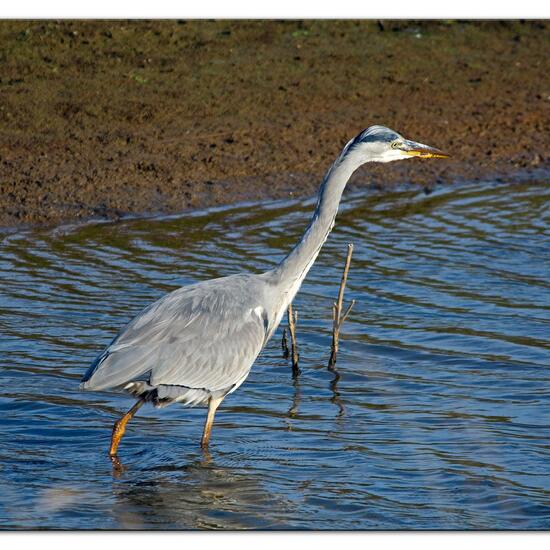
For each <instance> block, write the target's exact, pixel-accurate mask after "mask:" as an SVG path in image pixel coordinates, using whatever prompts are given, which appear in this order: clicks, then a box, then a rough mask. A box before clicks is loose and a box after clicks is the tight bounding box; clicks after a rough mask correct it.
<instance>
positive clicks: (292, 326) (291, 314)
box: [287, 304, 300, 378]
mask: <svg viewBox="0 0 550 550" xmlns="http://www.w3.org/2000/svg"><path fill="white" fill-rule="evenodd" d="M287 319H288V331H289V332H290V344H291V347H292V376H293V377H294V378H296V376H298V375H299V374H300V369H299V368H298V361H299V359H300V355H299V353H298V344H297V343H296V323H297V321H298V311H293V309H292V304H290V305H289V306H288V311H287Z"/></svg>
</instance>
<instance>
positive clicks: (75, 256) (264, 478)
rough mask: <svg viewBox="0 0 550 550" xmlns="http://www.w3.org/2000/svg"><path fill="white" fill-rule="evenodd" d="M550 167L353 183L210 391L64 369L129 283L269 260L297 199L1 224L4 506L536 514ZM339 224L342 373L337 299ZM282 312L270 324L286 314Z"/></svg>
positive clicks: (196, 515)
mask: <svg viewBox="0 0 550 550" xmlns="http://www.w3.org/2000/svg"><path fill="white" fill-rule="evenodd" d="M549 200H550V188H549V187H548V186H547V185H544V184H540V183H538V184H537V183H524V184H502V183H501V184H498V185H497V184H468V185H461V186H449V187H440V188H437V191H436V192H434V193H432V194H430V195H425V194H424V193H418V192H417V191H411V190H401V191H397V192H392V193H368V194H365V193H362V194H354V195H350V194H348V195H347V196H345V198H344V203H343V205H342V209H341V212H340V214H339V216H338V219H337V224H336V227H335V230H334V231H333V233H332V234H331V236H330V238H329V240H328V241H327V243H326V245H325V247H324V248H323V251H322V252H321V255H320V256H319V258H318V261H317V263H316V264H315V265H314V267H313V268H312V270H311V272H310V275H309V276H308V278H307V279H306V281H305V283H304V285H303V287H302V290H301V292H300V293H299V294H298V296H297V299H296V300H295V307H296V308H297V309H298V312H299V316H298V327H297V335H298V344H299V351H300V367H301V370H302V374H301V375H300V377H299V378H298V379H297V380H293V379H292V376H291V367H290V364H289V363H288V361H287V360H285V359H283V357H282V354H281V343H280V340H281V329H282V328H283V327H281V329H279V331H278V332H277V334H276V335H275V337H274V338H273V339H272V340H271V342H270V343H269V344H268V346H267V348H266V349H265V350H264V352H263V353H262V354H261V356H260V358H259V359H258V360H257V362H256V364H255V366H254V368H253V370H252V373H251V375H250V376H249V378H248V380H247V381H246V382H245V384H244V385H243V386H241V388H240V389H239V390H238V391H237V392H236V393H234V394H232V395H231V396H229V397H228V398H227V399H226V400H225V401H224V403H223V404H222V406H221V408H220V410H219V411H218V415H217V418H216V423H215V426H214V431H213V436H212V441H211V446H210V452H209V453H203V452H202V451H201V450H200V447H199V440H200V435H201V431H202V426H203V421H204V414H205V411H204V409H185V408H183V407H180V406H178V405H174V406H171V407H169V408H167V409H163V410H155V409H153V408H152V407H150V406H146V407H143V408H142V409H141V410H140V411H139V413H138V415H137V416H136V417H135V418H134V420H132V422H131V423H130V424H129V426H128V429H127V432H126V435H125V437H124V439H123V441H122V444H121V446H120V449H119V454H120V459H121V462H122V467H121V468H113V466H112V464H111V462H110V461H109V459H108V458H107V456H106V452H107V449H108V445H109V439H110V432H111V427H112V423H113V421H114V420H115V419H116V418H117V417H118V416H120V414H122V412H124V411H125V410H127V409H128V408H129V407H130V406H131V405H132V403H133V401H132V400H131V399H130V398H129V397H127V396H125V395H122V394H116V393H106V392H103V393H88V392H81V391H79V389H78V382H79V379H80V377H81V376H82V374H83V373H84V372H85V370H86V368H87V366H88V365H89V363H90V362H91V360H92V359H93V358H94V357H95V355H96V354H97V353H98V352H99V351H101V349H102V348H103V347H104V346H105V345H106V344H108V343H109V342H110V340H111V339H112V337H113V336H114V334H116V332H117V331H118V330H119V328H120V327H121V326H122V325H124V324H125V323H126V322H127V321H128V320H129V319H130V318H131V317H132V316H133V315H135V314H136V313H137V312H139V311H140V310H141V309H142V308H143V307H144V306H145V305H147V304H148V303H150V302H151V301H153V300H155V299H157V298H158V297H159V296H161V295H162V294H163V293H164V292H167V291H169V290H172V289H174V288H177V287H178V286H180V285H183V284H187V283H191V282H194V281H200V280H204V279H208V278H212V277H217V276H223V275H229V274H232V273H235V272H239V271H243V270H251V271H257V272H259V271H263V270H265V269H267V268H269V267H271V266H272V265H273V264H274V263H275V262H276V261H278V260H279V259H281V258H282V257H283V256H284V254H285V253H286V252H287V251H288V249H289V248H290V246H291V245H292V244H293V243H294V242H295V241H296V239H297V238H298V237H299V235H300V234H301V231H302V229H303V227H304V226H305V225H306V223H307V221H308V219H309V215H310V212H311V210H312V208H313V204H314V202H313V201H311V200H310V201H286V202H275V203H267V204H254V205H244V206H242V205H241V206H237V207H233V208H226V209H218V210H210V211H203V212H196V213H193V214H191V215H190V214H185V215H182V216H176V217H165V218H156V219H135V220H127V221H122V222H118V223H90V224H86V225H75V226H65V227H60V228H56V229H51V228H50V229H34V230H25V231H20V232H15V233H14V232H5V233H4V234H3V235H2V234H0V242H1V248H0V250H1V253H0V254H1V255H0V357H1V366H2V369H1V371H0V418H1V420H0V478H1V480H2V491H1V492H0V527H1V528H37V527H40V528H63V529H91V528H93V529H96V528H99V529H125V528H132V529H140V528H162V529H173V528H177V529H181V528H184V529H188V528H222V529H223V528H231V529H258V528H260V529H266V528H267V529H283V528H284V529H287V528H290V529H486V528H498V529H549V528H550V466H549V464H550V369H549V366H550V342H549V340H550V338H549V336H550V293H549V287H550V278H549V274H550V241H549V239H548V237H549V229H548V217H549V204H550V202H549ZM350 242H351V243H353V244H354V246H355V249H354V255H353V260H352V265H351V270H350V275H349V279H348V285H347V289H346V298H345V299H346V302H347V301H349V300H351V299H355V300H356V304H355V307H354V308H353V310H352V313H351V314H350V317H349V318H348V320H347V321H346V323H345V324H344V327H343V329H342V334H341V343H340V352H339V355H338V363H337V367H338V373H339V379H337V378H336V377H335V375H334V374H333V373H331V372H329V371H328V370H327V369H326V364H327V360H328V356H329V352H330V339H331V336H330V335H331V323H332V321H331V306H332V302H333V300H334V298H335V297H336V294H337V291H338V285H339V281H340V276H341V272H342V267H343V263H344V259H345V254H346V245H347V243H350ZM283 325H284V323H283Z"/></svg>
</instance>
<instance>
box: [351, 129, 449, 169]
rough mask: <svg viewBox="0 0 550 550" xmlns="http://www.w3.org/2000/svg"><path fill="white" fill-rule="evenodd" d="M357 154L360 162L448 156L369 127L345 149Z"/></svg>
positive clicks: (391, 133)
mask: <svg viewBox="0 0 550 550" xmlns="http://www.w3.org/2000/svg"><path fill="white" fill-rule="evenodd" d="M346 149H347V150H349V151H350V152H351V151H353V152H354V153H355V154H359V155H360V157H361V161H362V162H392V161H394V160H403V159H410V158H413V157H419V158H424V159H427V158H448V157H449V156H450V155H448V154H447V153H444V152H443V151H440V150H439V149H436V148H435V147H430V146H429V145H424V144H423V143H418V142H416V141H411V140H409V139H405V138H404V137H403V136H402V135H401V134H398V133H397V132H395V131H393V130H390V129H389V128H386V127H385V126H371V127H370V128H367V129H366V130H363V131H362V132H361V133H360V134H359V135H358V136H357V137H356V138H355V139H353V140H351V142H350V143H349V145H348V147H347V148H346Z"/></svg>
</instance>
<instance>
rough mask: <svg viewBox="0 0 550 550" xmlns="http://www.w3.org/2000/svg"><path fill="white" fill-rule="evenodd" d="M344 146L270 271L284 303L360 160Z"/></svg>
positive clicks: (315, 252)
mask: <svg viewBox="0 0 550 550" xmlns="http://www.w3.org/2000/svg"><path fill="white" fill-rule="evenodd" d="M346 149H347V148H346ZM346 149H344V152H343V153H342V154H341V155H340V157H339V158H338V159H337V160H336V162H335V163H334V164H333V165H332V167H331V168H330V170H329V171H328V172H327V174H326V175H325V177H324V179H323V183H322V184H321V187H320V189H319V198H318V200H317V206H316V208H315V212H314V213H313V216H312V218H311V221H310V222H309V225H308V227H307V228H306V230H305V232H304V234H303V236H302V238H301V239H300V241H299V242H298V244H297V245H296V246H295V247H294V248H293V249H292V250H291V252H290V253H289V254H288V255H287V256H286V257H285V258H284V260H283V261H282V262H281V263H280V264H279V265H278V266H277V267H276V268H275V269H274V270H273V275H274V277H275V279H276V281H277V283H278V284H279V285H281V286H282V287H283V292H284V293H285V294H286V300H285V302H286V304H285V305H288V303H290V302H291V301H292V299H293V298H294V296H295V294H296V292H298V289H299V288H300V284H301V283H302V281H303V280H304V278H305V276H306V274H307V272H308V271H309V269H310V268H311V266H312V265H313V262H314V261H315V259H316V258H317V255H318V254H319V251H320V250H321V247H322V246H323V244H324V242H325V241H326V239H327V237H328V235H329V233H330V231H331V230H332V227H333V226H334V220H335V218H336V214H337V213H338V206H339V204H340V199H341V197H342V192H343V191H344V188H345V187H346V184H347V182H348V180H349V178H350V177H351V175H352V174H353V172H354V171H355V170H356V169H357V168H358V167H359V166H360V165H361V164H363V162H364V161H363V160H361V159H360V158H359V157H358V155H356V154H353V153H352V154H346Z"/></svg>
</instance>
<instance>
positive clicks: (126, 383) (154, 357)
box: [81, 126, 443, 455]
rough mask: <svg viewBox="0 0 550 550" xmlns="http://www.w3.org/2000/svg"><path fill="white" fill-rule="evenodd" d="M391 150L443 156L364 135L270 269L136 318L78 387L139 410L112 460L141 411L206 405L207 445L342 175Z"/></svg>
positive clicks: (207, 287)
mask: <svg viewBox="0 0 550 550" xmlns="http://www.w3.org/2000/svg"><path fill="white" fill-rule="evenodd" d="M397 141H400V142H401V144H402V147H401V148H400V149H399V150H400V151H403V152H404V153H403V154H407V155H409V156H413V153H414V156H443V154H442V153H441V152H439V151H437V150H435V149H432V148H429V147H427V146H423V145H421V144H416V143H414V142H408V141H407V140H404V139H403V138H402V137H401V136H400V135H399V134H397V133H395V132H393V131H392V130H389V129H387V128H384V127H381V126H373V127H371V128H369V129H367V130H365V131H364V132H362V133H361V134H359V136H357V138H355V139H354V140H352V141H350V142H349V143H348V144H347V145H346V147H345V148H344V150H343V151H342V153H341V155H340V156H339V157H338V159H337V160H336V162H335V163H334V164H333V166H332V167H331V168H330V170H329V171H328V172H327V174H326V176H325V178H324V180H323V183H322V185H321V188H320V191H319V200H318V202H317V206H316V209H315V212H314V214H313V217H312V219H311V222H310V224H309V226H308V227H307V229H306V231H305V233H304V235H303V237H302V239H301V240H300V242H299V243H298V244H297V245H296V246H295V247H294V249H293V250H292V251H291V252H290V254H288V255H287V256H286V258H285V259H284V260H283V261H282V262H281V263H280V264H279V265H278V266H277V267H276V268H275V269H272V270H270V271H267V272H265V273H262V274H260V275H255V274H238V275H232V276H229V277H223V278H219V279H213V280H209V281H204V282H200V283H197V284H193V285H189V286H185V287H182V288H179V289H177V290H175V291H173V292H171V293H169V294H167V295H165V296H163V297H162V298H161V299H160V300H157V301H156V302H154V303H153V304H151V305H150V306H149V307H147V308H146V309H144V310H143V311H142V312H141V313H140V314H139V315H138V316H137V317H135V318H134V319H133V320H132V321H131V322H130V323H129V324H128V325H127V326H126V327H125V328H124V329H123V330H122V331H121V332H120V333H119V335H118V336H117V337H116V338H115V339H114V340H113V341H112V342H111V344H110V345H109V346H108V347H107V349H106V350H105V351H104V352H103V353H102V354H101V355H100V356H99V357H98V358H97V359H96V360H95V361H94V363H93V364H92V365H91V367H90V368H89V369H88V371H87V373H86V374H85V375H84V378H83V381H82V384H81V387H82V388H84V389H88V390H106V389H115V388H124V389H125V390H127V391H128V392H130V393H131V394H133V395H135V396H137V397H138V398H139V400H140V401H139V404H138V405H136V406H135V407H134V408H133V409H132V410H131V411H130V412H129V413H127V415H125V416H124V417H123V418H122V420H121V421H119V422H118V423H117V424H115V430H114V432H113V443H112V445H111V452H110V454H111V455H114V454H115V453H116V449H117V446H118V441H119V440H120V437H121V436H122V433H123V432H124V427H125V425H126V422H127V421H128V420H129V419H130V418H131V417H132V416H133V414H134V413H135V411H136V410H137V408H138V407H139V406H140V404H142V403H143V402H146V401H150V402H152V403H154V404H155V405H156V406H165V405H168V404H170V403H174V402H179V403H182V404H185V405H190V406H194V405H208V406H209V414H208V417H207V423H206V426H205V432H204V435H203V444H207V443H208V438H209V434H210V429H211V426H212V421H213V418H214V412H215V410H216V408H217V406H218V405H219V403H221V401H222V400H223V398H224V397H225V396H226V395H227V394H229V393H231V392H233V391H235V390H236V389H237V388H238V387H239V386H240V385H241V384H242V383H243V382H244V381H245V379H246V377H247V376H248V374H249V372H250V369H251V368H252V365H253V364H254V361H255V360H256V358H257V356H258V354H259V353H260V352H261V350H262V349H263V347H264V346H265V344H266V343H267V341H268V340H269V338H270V337H271V336H272V335H273V333H274V332H275V330H276V329H277V326H278V325H279V323H280V321H281V319H282V316H283V314H284V312H285V311H286V309H287V307H288V305H289V304H290V302H291V301H292V300H293V298H294V296H295V295H296V293H297V292H298V290H299V288H300V285H301V283H302V281H303V280H304V278H305V276H306V274H307V272H308V271H309V269H310V268H311V266H312V264H313V262H314V261H315V259H316V257H317V255H318V254H319V251H320V249H321V247H322V245H323V243H324V242H325V240H326V238H327V236H328V234H329V233H330V231H331V229H332V227H333V225H334V220H335V217H336V214H337V211H338V205H339V202H340V198H341V195H342V192H343V190H344V188H345V186H346V183H347V181H348V180H349V178H350V176H351V174H352V173H353V172H354V171H355V169H356V168H358V167H359V166H360V165H361V164H363V163H364V162H368V161H369V160H371V161H378V162H388V161H390V160H397V156H396V155H397V152H396V149H397V148H396V147H394V144H395V143H396V142H397ZM389 143H391V148H390V147H389V145H388V144H389ZM367 145H368V147H367ZM413 146H416V149H414V148H413ZM421 152H422V153H421ZM117 426H118V427H117ZM117 434H118V435H117Z"/></svg>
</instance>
